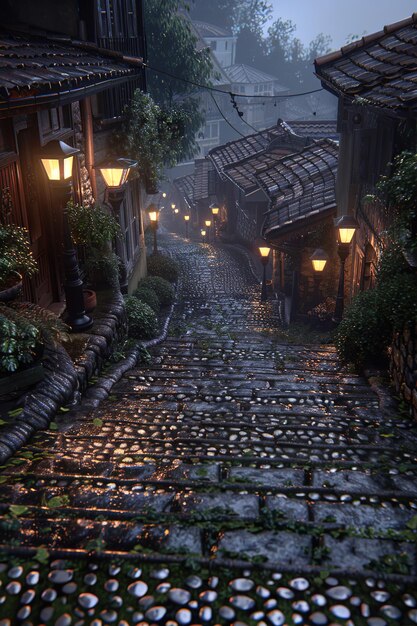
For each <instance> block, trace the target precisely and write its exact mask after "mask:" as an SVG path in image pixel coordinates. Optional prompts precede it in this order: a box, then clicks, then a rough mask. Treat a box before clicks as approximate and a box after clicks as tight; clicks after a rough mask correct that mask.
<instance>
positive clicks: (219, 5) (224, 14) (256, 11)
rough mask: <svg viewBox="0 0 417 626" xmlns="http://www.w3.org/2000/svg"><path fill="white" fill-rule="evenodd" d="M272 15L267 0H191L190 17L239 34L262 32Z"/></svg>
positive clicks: (270, 6)
mask: <svg viewBox="0 0 417 626" xmlns="http://www.w3.org/2000/svg"><path fill="white" fill-rule="evenodd" d="M271 15H272V5H271V3H270V2H269V1H268V0H209V1H208V0H191V17H192V18H193V19H195V20H201V21H203V22H208V23H209V24H215V25H217V26H220V27H222V28H225V29H229V30H231V31H232V32H233V33H234V34H239V33H240V32H241V31H243V30H249V31H251V32H253V33H259V34H261V33H262V29H263V27H264V26H265V24H266V23H267V22H268V20H269V19H270V17H271Z"/></svg>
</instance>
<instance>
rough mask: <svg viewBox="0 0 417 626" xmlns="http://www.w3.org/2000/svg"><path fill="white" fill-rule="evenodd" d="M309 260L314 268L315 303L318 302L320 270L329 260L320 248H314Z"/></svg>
mask: <svg viewBox="0 0 417 626" xmlns="http://www.w3.org/2000/svg"><path fill="white" fill-rule="evenodd" d="M310 260H311V263H312V265H313V270H314V302H315V304H319V302H320V282H321V277H322V272H323V270H324V268H325V267H326V263H327V261H328V260H329V255H328V254H327V252H326V251H325V250H323V249H322V248H317V250H314V252H313V254H312V255H311V257H310Z"/></svg>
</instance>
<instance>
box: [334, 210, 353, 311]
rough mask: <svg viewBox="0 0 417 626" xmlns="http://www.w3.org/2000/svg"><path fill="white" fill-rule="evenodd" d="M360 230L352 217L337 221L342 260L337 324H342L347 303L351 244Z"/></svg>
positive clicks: (339, 253)
mask: <svg viewBox="0 0 417 626" xmlns="http://www.w3.org/2000/svg"><path fill="white" fill-rule="evenodd" d="M358 228H359V224H358V222H357V220H356V219H355V218H354V217H353V216H352V215H343V216H342V217H340V218H339V219H338V220H337V221H336V229H337V234H338V246H337V252H338V255H339V258H340V275H339V287H338V290H337V297H336V306H335V311H334V319H335V320H336V321H337V322H340V321H341V319H342V317H343V309H344V301H345V264H346V259H347V258H348V256H349V251H350V244H351V242H352V239H353V237H354V235H355V232H356V230H357V229H358Z"/></svg>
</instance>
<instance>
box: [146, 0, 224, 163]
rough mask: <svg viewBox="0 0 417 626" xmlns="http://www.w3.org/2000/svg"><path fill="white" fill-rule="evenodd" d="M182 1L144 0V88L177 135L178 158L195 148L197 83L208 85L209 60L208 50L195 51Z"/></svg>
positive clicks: (199, 119)
mask: <svg viewBox="0 0 417 626" xmlns="http://www.w3.org/2000/svg"><path fill="white" fill-rule="evenodd" d="M187 9H188V5H187V3H186V2H183V0H147V2H146V3H145V28H146V35H147V53H148V59H147V62H148V66H149V69H148V70H147V73H146V75H147V84H148V91H149V93H150V94H151V96H152V97H153V99H154V100H155V102H156V103H157V104H158V106H159V107H160V108H161V110H162V112H164V111H165V112H166V113H167V116H169V118H170V119H171V122H172V123H173V124H174V125H176V126H177V127H178V128H180V129H181V132H180V133H179V134H178V142H179V144H178V145H177V148H178V150H176V155H177V157H178V159H181V158H184V157H190V156H192V155H193V154H194V153H195V151H196V143H195V133H196V132H197V131H198V129H199V128H200V127H201V125H202V123H203V121H204V118H203V114H202V112H201V110H200V105H199V98H198V96H197V95H196V94H197V91H198V90H197V89H196V87H195V85H193V84H192V83H197V84H209V83H210V76H211V72H212V63H211V59H210V53H209V50H208V49H206V48H204V49H202V50H198V49H197V46H196V43H197V38H196V36H195V35H194V34H193V32H192V30H191V25H190V21H189V18H188V15H187Z"/></svg>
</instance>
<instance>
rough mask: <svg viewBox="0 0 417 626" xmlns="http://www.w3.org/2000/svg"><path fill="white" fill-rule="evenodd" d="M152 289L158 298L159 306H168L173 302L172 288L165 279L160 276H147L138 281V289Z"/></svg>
mask: <svg viewBox="0 0 417 626" xmlns="http://www.w3.org/2000/svg"><path fill="white" fill-rule="evenodd" d="M142 287H146V289H152V291H154V292H155V293H156V295H157V296H158V299H159V302H160V303H161V306H168V305H169V304H172V302H174V297H175V292H174V288H173V286H172V285H171V283H169V282H168V281H167V280H165V278H161V277H160V276H147V277H146V278H144V279H143V280H141V281H140V283H139V285H138V288H142Z"/></svg>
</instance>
